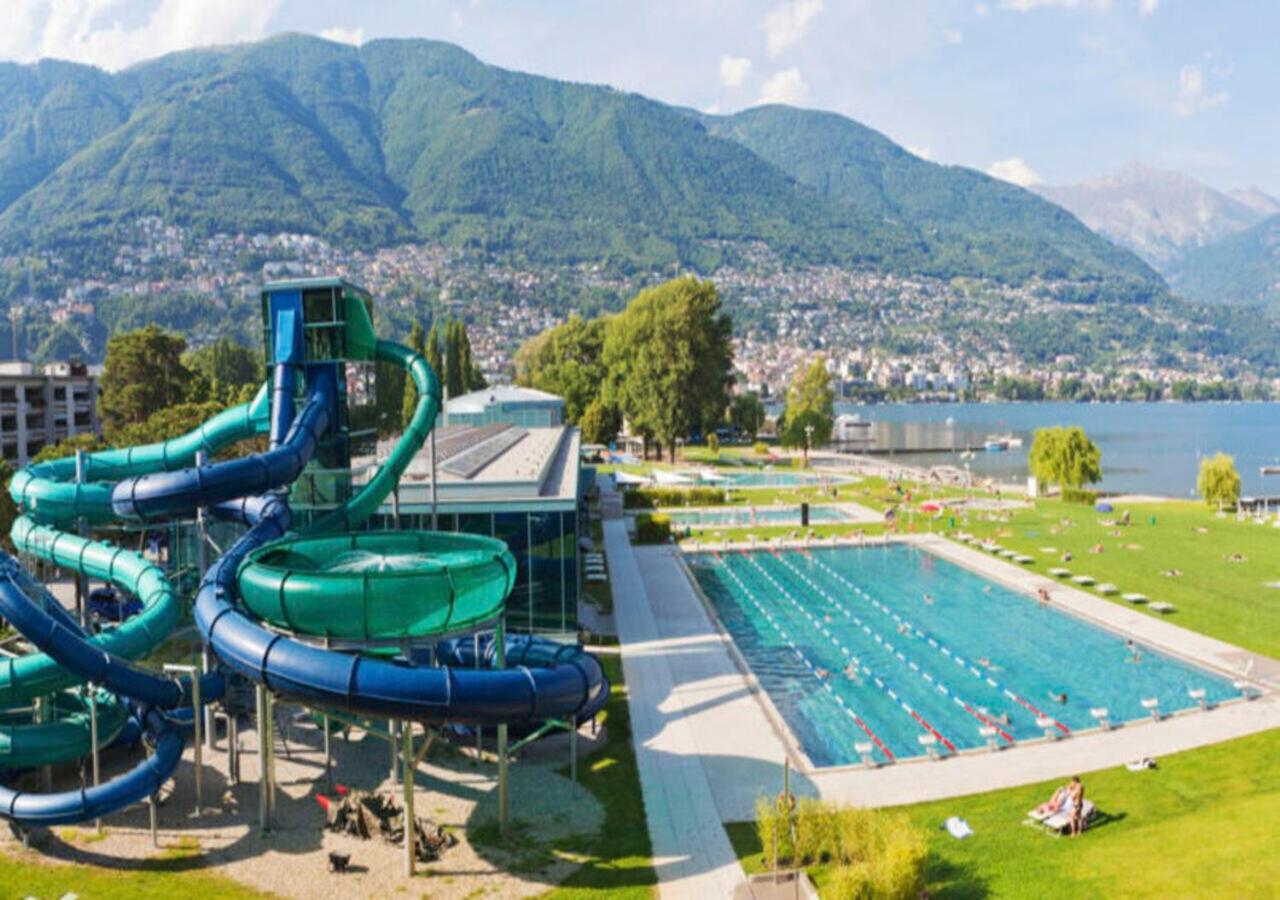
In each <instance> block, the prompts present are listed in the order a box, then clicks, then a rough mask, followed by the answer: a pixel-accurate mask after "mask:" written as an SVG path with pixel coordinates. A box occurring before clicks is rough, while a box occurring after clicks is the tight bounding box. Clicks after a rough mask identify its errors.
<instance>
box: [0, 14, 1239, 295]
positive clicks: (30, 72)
mask: <svg viewBox="0 0 1280 900" xmlns="http://www.w3.org/2000/svg"><path fill="white" fill-rule="evenodd" d="M1242 205H1243V204H1242ZM144 215H154V216H160V217H162V218H164V219H166V220H168V221H174V222H177V223H180V224H184V225H188V226H190V227H192V228H194V229H197V230H200V231H210V232H211V231H228V232H254V231H270V232H275V231H281V230H293V231H303V232H310V233H315V234H320V235H323V236H325V237H327V238H329V239H331V240H335V241H338V242H341V243H344V244H346V245H354V246H364V247H374V246H382V245H387V244H391V243H395V242H400V241H404V240H413V239H432V240H443V241H447V242H454V243H460V244H467V245H472V246H477V247H482V248H484V249H486V250H489V251H493V252H496V253H505V254H511V255H513V256H515V257H517V258H521V259H526V260H529V261H533V262H546V263H561V262H579V261H584V260H590V261H605V262H607V263H616V264H617V265H620V266H623V267H641V266H643V267H656V266H669V265H684V266H694V267H698V268H701V269H704V270H706V269H709V268H712V267H714V265H715V264H716V263H717V262H718V261H719V256H718V254H719V253H721V252H722V251H721V250H718V249H717V247H720V246H722V245H723V244H724V243H725V242H729V243H733V242H738V243H743V242H763V243H765V244H767V245H769V246H770V247H771V248H772V249H773V250H774V251H775V252H776V253H778V254H779V255H780V256H781V257H782V258H783V259H784V260H785V261H790V262H799V263H833V264H838V265H844V266H867V267H875V268H880V269H884V270H888V271H896V272H902V273H921V274H929V275H935V276H939V277H956V276H973V277H985V278H992V279H995V280H999V281H1004V282H1008V283H1022V282H1024V281H1026V280H1029V279H1047V280H1072V281H1078V282H1081V283H1083V284H1086V285H1092V286H1093V287H1092V288H1090V289H1086V290H1085V294H1086V295H1090V296H1091V298H1092V297H1093V296H1096V297H1102V298H1120V299H1139V300H1143V299H1148V298H1151V297H1155V296H1159V295H1160V294H1162V293H1163V291H1164V284H1163V282H1162V280H1161V279H1160V277H1159V276H1158V275H1157V274H1156V273H1155V272H1154V271H1152V270H1151V269H1150V268H1149V267H1148V266H1147V265H1146V264H1144V263H1143V262H1142V261H1140V260H1139V259H1138V258H1136V257H1135V256H1133V255H1132V254H1130V253H1128V252H1127V251H1124V250H1120V249H1118V248H1116V247H1114V246H1112V245H1111V244H1109V243H1108V242H1107V241H1105V240H1103V239H1102V238H1100V237H1098V236H1097V235H1095V234H1093V233H1092V232H1090V231H1089V230H1088V229H1087V228H1085V227H1084V225H1082V224H1081V223H1080V222H1079V221H1077V220H1076V219H1075V218H1074V217H1073V216H1071V215H1069V214H1067V213H1066V212H1064V211H1063V210H1062V209H1059V208H1058V207H1056V206H1054V205H1053V204H1051V203H1049V202H1046V201H1045V200H1043V199H1041V198H1039V197H1037V196H1035V195H1033V194H1031V193H1029V192H1026V191H1023V190H1022V189H1020V188H1016V187H1013V186H1011V185H1008V184H1005V183H1003V182H1000V181H997V180H995V179H992V178H989V177H987V176H985V175H982V174H981V173H978V172H974V171H972V170H969V169H963V168H959V167H949V166H939V165H936V164H933V163H929V162H926V161H924V160H920V159H918V158H916V157H914V156H912V155H911V154H909V153H907V152H906V151H905V150H903V149H902V148H901V147H899V146H897V145H896V144H894V143H892V142H891V141H889V140H888V139H887V138H885V137H884V136H883V135H880V134H878V133H877V132H874V131H872V130H871V129H868V128H865V127H864V126H862V125H859V124H858V123H856V122H853V121H852V120H849V119H846V118H844V117H841V116H838V115H835V114H832V113H820V112H811V111H805V110H797V109H791V108H789V107H762V108H758V109H753V110H748V111H746V112H744V113H740V114H738V115H736V116H726V117H708V116H701V115H695V114H690V113H689V112H688V111H686V110H680V109H677V108H675V107H671V106H667V105H665V104H662V103H659V102H656V101H653V100H649V99H646V98H644V97H641V96H639V95H636V94H629V93H624V92H620V91H617V90H614V89H612V88H608V87H601V86H593V85H582V84H572V83H567V82H562V81H556V80H553V79H549V78H543V77H539V76H535V75H527V74H523V73H517V72H511V71H507V70H503V69H500V68H498V67H495V66H490V65H486V64H484V63H482V62H480V61H479V60H478V59H476V58H475V57H474V56H472V55H471V54H469V53H467V52H466V51H464V50H462V49H461V48H458V47H456V46H453V45H451V44H445V43H440V42H434V41H426V40H416V39H415V40H379V41H373V42H370V43H368V44H365V45H364V46H362V47H360V48H355V47H351V46H347V45H344V44H336V43H332V42H328V41H325V40H322V39H319V38H313V37H306V36H301V35H283V36H280V37H276V38H272V39H269V40H266V41H263V42H260V43H257V44H246V45H238V46H235V47H224V48H210V49H200V50H191V51H184V52H180V53H174V54H170V55H168V56H164V57H161V58H159V59H155V60H151V61H149V62H145V63H142V64H139V65H136V66H134V67H132V68H129V69H126V70H124V71H121V72H119V73H115V74H108V73H106V72H103V71H101V70H98V69H95V68H92V67H89V66H82V65H76V64H70V63H62V62H55V61H42V62H40V63H37V64H34V65H30V66H18V65H11V64H5V65H0V247H3V248H6V249H8V250H9V251H13V250H14V249H21V248H24V247H29V246H54V247H58V248H61V249H63V250H75V251H78V252H85V253H88V254H92V253H93V252H95V251H98V250H100V248H101V246H102V242H103V238H104V236H108V235H110V233H111V231H112V229H114V228H115V227H117V226H119V225H120V224H122V223H127V222H129V221H131V220H132V219H135V218H136V217H139V216H144Z"/></svg>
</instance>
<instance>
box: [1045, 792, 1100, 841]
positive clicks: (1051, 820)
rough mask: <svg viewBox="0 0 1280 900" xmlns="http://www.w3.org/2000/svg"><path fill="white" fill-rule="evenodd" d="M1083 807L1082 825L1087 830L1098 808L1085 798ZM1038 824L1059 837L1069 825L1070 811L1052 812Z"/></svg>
mask: <svg viewBox="0 0 1280 900" xmlns="http://www.w3.org/2000/svg"><path fill="white" fill-rule="evenodd" d="M1083 809H1084V827H1085V829H1086V830H1087V829H1088V828H1089V823H1090V822H1091V821H1093V817H1094V816H1095V815H1097V812H1098V808H1097V807H1096V806H1094V804H1093V801H1092V800H1086V801H1084V807H1083ZM1039 825H1040V827H1041V828H1043V829H1044V830H1045V831H1047V832H1048V833H1050V834H1053V835H1057V836H1059V837H1060V836H1061V835H1062V833H1063V832H1064V831H1066V830H1067V829H1068V828H1070V827H1071V813H1069V812H1057V813H1054V814H1053V815H1051V816H1049V817H1048V818H1046V819H1043V820H1041V821H1040V823H1039Z"/></svg>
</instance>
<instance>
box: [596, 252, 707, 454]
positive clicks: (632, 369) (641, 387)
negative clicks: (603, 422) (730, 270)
mask: <svg viewBox="0 0 1280 900" xmlns="http://www.w3.org/2000/svg"><path fill="white" fill-rule="evenodd" d="M731 337H732V324H731V322H730V320H729V316H728V314H727V313H725V312H724V310H723V308H722V307H721V305H720V294H719V293H718V292H717V291H716V287H715V285H714V284H713V283H712V282H710V281H701V280H699V279H697V278H695V277H692V276H688V277H684V278H676V279H673V280H671V281H668V282H666V283H664V284H660V285H658V286H657V287H652V288H648V289H647V290H644V291H641V292H640V293H639V294H637V295H636V296H635V297H634V298H633V299H632V300H631V302H630V303H628V304H627V308H626V309H625V310H624V311H623V312H621V313H619V314H618V315H617V316H614V317H613V319H611V320H610V322H609V325H608V327H607V330H606V333H605V340H604V350H603V354H602V359H603V362H604V367H605V371H606V372H607V373H608V378H607V380H606V381H605V386H604V391H603V392H602V398H603V400H604V401H605V402H606V403H609V404H612V405H614V406H616V407H617V408H618V409H620V410H621V411H622V413H623V414H624V415H625V416H626V418H627V420H628V421H629V422H630V423H631V426H632V428H634V429H635V430H636V431H637V432H638V433H639V434H641V435H642V436H644V438H645V443H646V445H647V444H648V442H649V440H650V439H655V440H657V442H658V447H659V457H661V448H662V447H663V446H667V447H669V448H670V450H671V457H672V459H674V458H675V442H676V439H677V438H687V437H688V436H689V434H690V433H692V432H693V431H694V430H696V429H698V428H701V427H702V426H703V425H704V424H705V423H707V422H709V421H716V420H718V419H719V418H720V417H721V416H723V415H724V409H725V406H726V405H728V400H729V385H730V384H731V383H732V367H733V345H732V343H731Z"/></svg>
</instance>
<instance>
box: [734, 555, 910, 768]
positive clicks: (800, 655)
mask: <svg viewBox="0 0 1280 900" xmlns="http://www.w3.org/2000/svg"><path fill="white" fill-rule="evenodd" d="M711 555H712V556H713V557H715V560H716V562H718V563H720V565H721V567H723V568H724V570H725V572H726V573H728V575H729V577H730V578H732V579H733V580H734V581H735V582H737V584H738V587H740V588H741V589H742V592H743V593H744V594H745V595H746V597H747V599H748V600H750V601H751V602H752V603H753V604H754V605H755V607H756V609H758V610H760V612H761V614H762V615H763V616H764V617H765V620H766V621H767V622H768V623H769V624H770V625H772V626H773V629H774V631H776V632H778V634H779V635H780V636H781V637H782V639H783V640H784V641H786V642H787V646H788V647H790V648H791V652H792V653H794V654H795V655H796V656H797V657H798V658H799V660H800V661H801V662H802V663H804V664H805V665H806V666H807V667H808V669H809V673H810V674H811V675H813V677H814V678H815V679H817V681H818V683H819V684H821V685H822V686H823V687H824V688H826V691H827V693H828V694H830V695H831V696H832V697H833V698H835V701H836V703H837V704H839V705H840V708H841V709H843V710H844V711H845V713H847V714H848V716H849V718H851V719H853V721H854V723H855V724H857V726H858V727H859V728H861V729H862V731H863V733H864V734H866V736H867V737H869V738H871V740H872V742H873V743H874V744H875V745H876V746H877V747H879V748H880V752H881V753H883V754H884V755H885V758H886V759H888V760H889V762H897V761H898V758H897V757H896V756H894V755H893V751H892V750H890V749H889V748H888V747H887V746H885V744H884V742H883V741H881V740H880V737H879V736H878V735H877V734H876V733H875V732H874V731H872V730H871V728H870V726H868V725H867V723H866V722H864V721H863V720H862V717H861V716H859V715H858V714H857V713H856V712H854V710H853V707H851V706H849V705H848V704H846V703H845V702H844V698H843V697H841V696H840V695H839V694H837V693H836V692H835V690H834V689H833V688H832V687H831V684H830V683H829V682H828V681H827V680H826V679H825V678H822V677H821V676H819V675H818V671H817V669H816V667H815V666H814V665H813V663H812V662H810V661H809V658H808V657H807V656H805V655H804V654H803V653H802V652H800V648H799V647H797V646H796V645H795V642H794V641H792V640H791V638H790V636H788V635H787V632H786V630H785V629H784V628H783V627H782V626H781V625H779V624H778V623H777V622H776V621H774V618H773V615H772V614H771V613H770V612H769V611H768V610H767V609H765V608H764V607H763V606H762V605H761V604H760V602H759V601H758V600H756V598H755V595H754V594H753V593H752V592H751V589H750V588H749V587H747V585H746V584H745V583H744V582H743V580H742V579H741V578H739V577H738V573H737V572H735V571H733V569H731V568H730V567H729V564H728V563H726V562H725V561H724V560H723V559H721V558H720V554H719V553H717V552H715V551H714V550H713V551H712V552H711Z"/></svg>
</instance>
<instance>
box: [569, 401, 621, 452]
mask: <svg viewBox="0 0 1280 900" xmlns="http://www.w3.org/2000/svg"><path fill="white" fill-rule="evenodd" d="M578 427H579V428H581V429H582V440H583V441H585V442H586V443H588V444H605V445H607V444H610V443H612V442H613V440H614V439H615V438H617V436H618V432H619V431H621V430H622V414H621V413H619V412H618V410H617V409H615V408H614V407H612V406H609V405H608V404H606V403H605V402H604V401H603V400H601V399H600V398H599V397H597V398H596V399H595V400H592V401H591V404H590V405H589V406H588V407H587V408H586V409H585V410H584V411H583V413H582V415H581V416H580V417H579V419H578Z"/></svg>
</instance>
